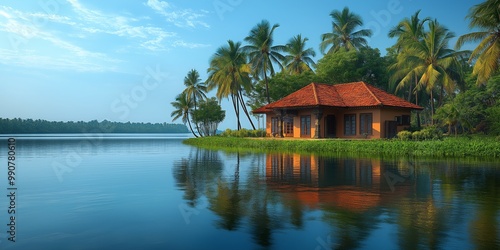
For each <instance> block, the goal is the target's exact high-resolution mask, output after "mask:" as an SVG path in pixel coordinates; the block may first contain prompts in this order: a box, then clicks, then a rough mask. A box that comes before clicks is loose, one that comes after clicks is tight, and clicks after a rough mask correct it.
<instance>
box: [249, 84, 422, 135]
mask: <svg viewBox="0 0 500 250" xmlns="http://www.w3.org/2000/svg"><path fill="white" fill-rule="evenodd" d="M421 109H422V107H420V106H417V105H415V104H412V103H410V102H407V101H405V100H403V99H401V98H399V97H397V96H394V95H391V94H389V93H387V92H385V91H383V90H381V89H378V88H376V87H374V86H372V85H369V84H366V83H364V82H353V83H346V84H337V85H329V84H318V83H311V84H309V85H307V86H305V87H304V88H302V89H300V90H297V91H296V92H294V93H292V94H290V95H288V96H286V97H284V98H282V99H281V100H278V101H276V102H273V103H270V104H268V105H265V106H263V107H260V108H258V109H256V110H254V111H253V113H256V114H259V113H260V114H266V117H267V118H266V131H267V133H268V134H269V135H279V136H285V137H303V138H327V137H339V138H391V137H393V136H395V135H396V133H397V132H398V131H401V130H402V129H403V128H404V127H405V126H409V125H410V114H411V111H412V110H421Z"/></svg>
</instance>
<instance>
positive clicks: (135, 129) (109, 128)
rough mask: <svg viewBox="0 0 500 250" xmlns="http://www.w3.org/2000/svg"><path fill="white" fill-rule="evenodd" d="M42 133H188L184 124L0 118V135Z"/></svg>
mask: <svg viewBox="0 0 500 250" xmlns="http://www.w3.org/2000/svg"><path fill="white" fill-rule="evenodd" d="M30 133H33V134H43V133H189V130H188V129H187V127H186V125H184V124H170V123H136V122H134V123H131V122H126V123H122V122H111V121H107V120H104V121H102V122H99V121H97V120H92V121H89V122H83V121H78V122H72V121H69V122H55V121H46V120H33V119H19V118H14V119H4V118H0V134H30Z"/></svg>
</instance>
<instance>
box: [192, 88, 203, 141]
mask: <svg viewBox="0 0 500 250" xmlns="http://www.w3.org/2000/svg"><path fill="white" fill-rule="evenodd" d="M193 97H194V98H193V101H194V111H196V95H194V96H193ZM194 125H195V126H196V131H198V134H199V135H200V136H202V134H201V133H200V127H199V126H198V123H195V124H194Z"/></svg>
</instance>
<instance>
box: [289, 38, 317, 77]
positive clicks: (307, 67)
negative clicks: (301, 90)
mask: <svg viewBox="0 0 500 250" xmlns="http://www.w3.org/2000/svg"><path fill="white" fill-rule="evenodd" d="M308 40H309V39H307V38H306V37H305V38H304V39H302V36H301V35H300V34H299V35H297V36H294V37H292V38H291V39H290V40H289V41H288V43H287V44H286V47H285V52H287V53H288V55H286V56H285V63H284V64H285V68H286V70H287V71H289V72H290V73H291V74H301V73H302V72H304V71H312V70H313V69H312V68H313V67H316V63H315V62H314V60H313V59H312V58H311V57H314V56H316V52H314V50H313V49H312V48H308V49H306V42H307V41H308Z"/></svg>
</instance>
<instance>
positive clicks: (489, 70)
mask: <svg viewBox="0 0 500 250" xmlns="http://www.w3.org/2000/svg"><path fill="white" fill-rule="evenodd" d="M467 18H468V19H470V24H469V27H470V29H477V30H479V31H477V32H472V33H469V34H465V35H462V36H461V37H459V38H458V40H457V44H456V48H457V49H459V48H460V47H461V46H462V45H463V44H465V43H466V42H478V41H480V43H479V45H478V46H477V47H476V48H475V49H474V50H473V51H472V53H471V55H470V58H469V62H472V61H473V60H475V63H474V69H473V72H472V73H473V74H474V75H477V82H476V83H477V84H486V82H487V81H488V79H489V78H490V77H491V76H493V75H494V74H495V73H496V72H498V69H499V63H500V62H499V61H500V0H487V1H485V2H483V3H480V4H478V5H475V6H474V7H472V8H471V9H470V11H469V14H468V15H467Z"/></svg>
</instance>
